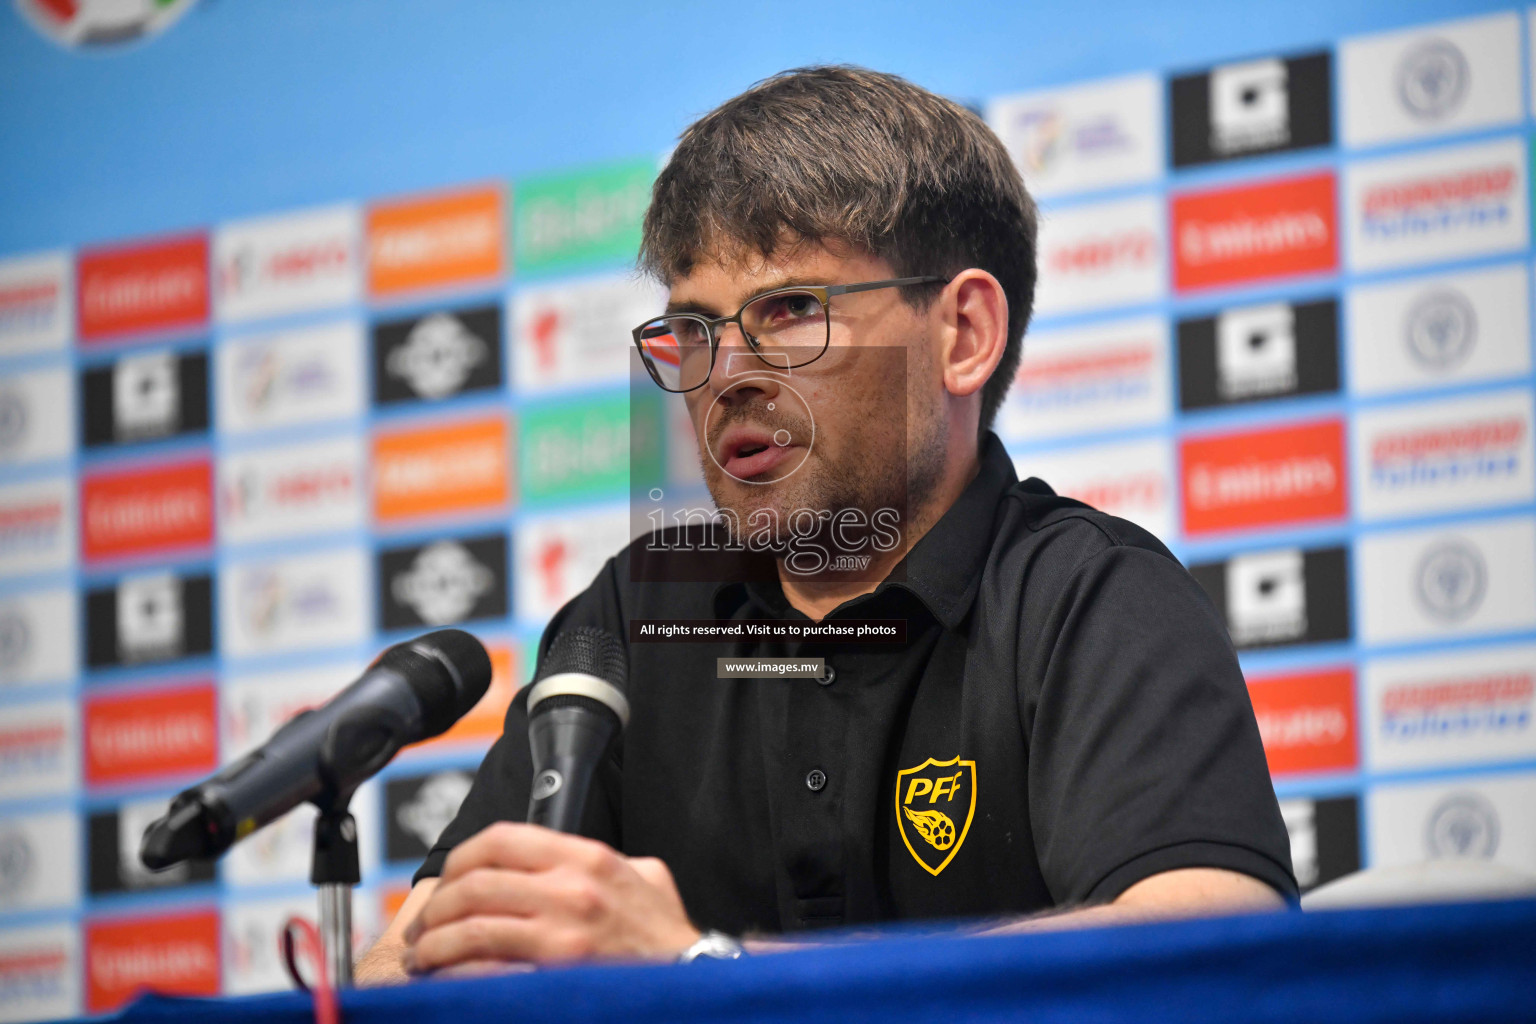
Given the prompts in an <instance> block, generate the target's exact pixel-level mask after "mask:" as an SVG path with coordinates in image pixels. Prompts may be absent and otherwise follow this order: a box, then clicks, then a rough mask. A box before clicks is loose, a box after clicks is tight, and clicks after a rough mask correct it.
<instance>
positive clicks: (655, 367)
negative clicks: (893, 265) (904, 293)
mask: <svg viewBox="0 0 1536 1024" xmlns="http://www.w3.org/2000/svg"><path fill="white" fill-rule="evenodd" d="M948 281H949V278H946V277H898V278H893V279H891V280H889V281H864V282H861V283H859V284H832V285H824V286H806V285H795V286H794V287H791V288H775V289H773V290H772V291H769V292H763V293H762V294H761V295H754V296H753V297H752V298H750V299H748V300H747V301H746V302H744V303H743V304H742V307H741V309H739V310H737V312H736V315H735V316H722V317H709V316H704V315H703V314H702V313H671V314H668V315H667V316H659V317H657V318H656V319H654V320H647V321H646V322H645V323H643V324H641V325H640V326H639V327H636V328H635V330H634V336H635V347H636V348H638V349H639V350H640V358H641V361H642V362H644V363H645V368H646V371H647V372H649V373H650V375H651V378H652V379H653V380H655V381H656V383H657V384H658V385H660V387H661V388H662V390H664V391H674V392H679V393H681V392H684V391H692V390H694V389H695V388H700V387H703V386H704V382H705V381H707V380H709V375H710V374H711V373H713V372H714V369H715V352H716V351H717V350H718V349H719V348H720V330H721V328H723V327H725V325H726V324H735V325H736V326H737V327H739V328H741V333H742V336H743V337H744V338H746V339H747V345H748V346H749V347H750V348H751V349H752V351H753V352H755V353H756V354H757V357H758V358H759V359H761V360H762V361H763V362H764V363H766V364H768V365H769V366H771V367H773V368H774V369H776V370H787V369H790V368H792V367H796V366H805V365H806V364H807V363H811V362H814V361H816V360H817V359H820V358H821V356H822V353H824V352H826V350H827V345H828V344H829V343H830V342H831V340H832V320H831V317H829V316H828V315H827V303H828V301H829V300H830V299H831V298H832V296H834V295H846V294H849V293H851V292H869V291H874V290H875V289H877V288H906V287H910V286H912V285H919V284H946V283H948Z"/></svg>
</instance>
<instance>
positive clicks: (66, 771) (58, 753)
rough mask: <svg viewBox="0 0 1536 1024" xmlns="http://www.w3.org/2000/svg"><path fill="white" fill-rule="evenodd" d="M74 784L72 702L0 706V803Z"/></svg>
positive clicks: (75, 718) (69, 789) (76, 732)
mask: <svg viewBox="0 0 1536 1024" xmlns="http://www.w3.org/2000/svg"><path fill="white" fill-rule="evenodd" d="M79 786H80V712H79V709H78V708H77V707H76V706H75V704H74V703H73V702H72V701H67V700H53V701H45V702H42V703H38V704H8V705H5V706H0V799H7V800H14V799H18V798H21V797H34V796H49V795H52V794H55V793H64V794H68V793H73V792H74V791H75V790H76V789H78V788H79Z"/></svg>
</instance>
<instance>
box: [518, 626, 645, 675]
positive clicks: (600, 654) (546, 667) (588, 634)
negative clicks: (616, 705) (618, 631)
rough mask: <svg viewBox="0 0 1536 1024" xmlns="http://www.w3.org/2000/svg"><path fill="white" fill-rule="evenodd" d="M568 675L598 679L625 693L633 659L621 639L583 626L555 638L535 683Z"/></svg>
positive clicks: (540, 665)
mask: <svg viewBox="0 0 1536 1024" xmlns="http://www.w3.org/2000/svg"><path fill="white" fill-rule="evenodd" d="M565 672H579V673H581V674H582V675H589V676H596V677H597V678H599V679H603V680H606V681H607V682H608V683H610V684H612V685H613V686H614V687H616V688H618V689H620V690H622V689H624V684H625V683H627V682H628V681H629V659H628V658H626V657H625V656H624V645H623V644H621V643H619V638H618V637H616V636H614V635H613V634H612V633H610V632H608V631H607V630H603V629H597V628H596V627H593V626H580V627H578V628H576V629H568V630H566V631H565V632H563V633H561V634H560V635H559V636H557V637H555V642H554V643H552V644H550V645H549V653H548V654H546V655H544V660H543V661H542V662H541V663H540V664H539V671H538V677H537V678H536V679H535V680H534V682H538V681H539V680H541V679H547V678H549V677H550V676H553V675H560V674H562V673H565Z"/></svg>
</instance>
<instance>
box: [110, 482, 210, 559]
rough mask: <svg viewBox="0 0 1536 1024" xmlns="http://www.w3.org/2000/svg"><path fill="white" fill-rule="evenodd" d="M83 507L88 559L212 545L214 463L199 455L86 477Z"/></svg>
mask: <svg viewBox="0 0 1536 1024" xmlns="http://www.w3.org/2000/svg"><path fill="white" fill-rule="evenodd" d="M80 506H81V509H82V519H81V548H82V550H83V551H84V553H85V557H86V558H87V559H97V558H116V557H119V556H123V555H134V554H140V553H144V552H150V551H161V550H164V549H167V548H182V547H197V546H201V545H206V544H211V543H213V466H212V465H211V464H210V463H209V461H208V460H207V459H198V460H196V461H194V462H181V463H175V464H173V465H169V466H158V467H155V468H153V469H138V470H130V471H127V472H114V473H100V474H97V475H96V476H90V477H86V478H85V479H84V480H83V481H81V484H80Z"/></svg>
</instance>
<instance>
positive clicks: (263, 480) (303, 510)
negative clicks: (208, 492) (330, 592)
mask: <svg viewBox="0 0 1536 1024" xmlns="http://www.w3.org/2000/svg"><path fill="white" fill-rule="evenodd" d="M366 467H367V455H366V453H365V452H364V450H363V442H362V439H361V438H358V437H340V438H335V439H333V440H330V441H319V442H314V443H311V444H302V445H288V446H284V447H281V448H272V449H264V450H261V451H254V452H244V453H241V454H239V455H226V456H225V457H224V458H223V459H221V460H220V463H219V536H220V539H221V540H224V541H226V542H230V541H232V542H236V543H239V542H245V541H256V540H269V539H272V538H276V537H291V536H298V535H301V534H315V533H323V532H325V531H328V530H344V529H348V528H351V527H358V526H361V525H362V524H363V522H364V518H365V517H364V500H365V496H366V495H367V493H368V488H367V481H366V480H365V475H366Z"/></svg>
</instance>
